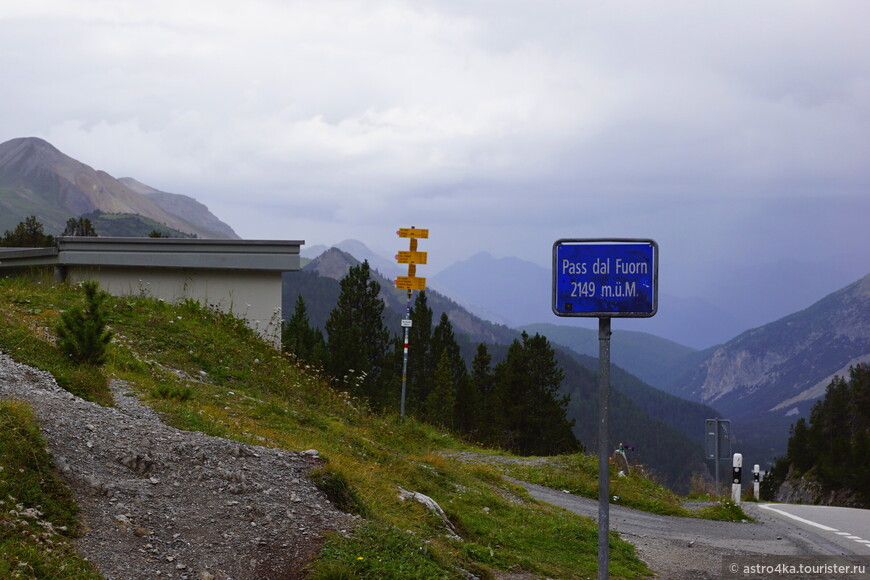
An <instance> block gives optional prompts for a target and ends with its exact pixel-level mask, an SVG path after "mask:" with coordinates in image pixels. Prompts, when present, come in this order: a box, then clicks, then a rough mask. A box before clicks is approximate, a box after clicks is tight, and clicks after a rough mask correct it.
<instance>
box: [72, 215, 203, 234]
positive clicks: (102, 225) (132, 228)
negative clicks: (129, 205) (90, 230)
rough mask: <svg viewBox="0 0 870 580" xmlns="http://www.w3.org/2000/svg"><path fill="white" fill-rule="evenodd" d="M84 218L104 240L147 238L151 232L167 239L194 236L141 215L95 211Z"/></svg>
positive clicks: (83, 216)
mask: <svg viewBox="0 0 870 580" xmlns="http://www.w3.org/2000/svg"><path fill="white" fill-rule="evenodd" d="M81 217H82V218H85V219H89V220H91V224H92V225H93V226H94V231H95V232H97V235H98V236H100V237H102V238H147V237H148V236H149V235H150V234H151V232H155V231H156V232H160V233H161V234H163V235H164V236H166V237H167V238H192V237H194V235H193V234H185V233H184V232H180V231H178V230H174V229H172V228H170V227H167V226H164V225H163V224H161V223H159V222H157V221H155V220H153V219H151V218H147V217H143V216H141V215H136V214H132V213H102V212H99V211H93V212H90V213H85V214H82V216H81Z"/></svg>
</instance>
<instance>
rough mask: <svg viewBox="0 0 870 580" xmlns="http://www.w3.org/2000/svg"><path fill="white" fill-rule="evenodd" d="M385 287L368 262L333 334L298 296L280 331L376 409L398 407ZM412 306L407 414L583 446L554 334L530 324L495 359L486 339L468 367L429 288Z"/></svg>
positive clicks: (502, 440)
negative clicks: (570, 414) (430, 301)
mask: <svg viewBox="0 0 870 580" xmlns="http://www.w3.org/2000/svg"><path fill="white" fill-rule="evenodd" d="M379 292H380V284H378V283H377V282H376V281H375V280H372V279H371V272H370V269H369V264H368V262H363V263H361V264H359V265H357V266H353V267H351V268H350V271H349V272H348V274H347V275H346V276H345V277H344V278H343V279H342V280H341V282H340V293H339V296H338V300H337V303H336V306H335V308H334V309H333V310H332V311H331V312H330V314H329V318H328V319H327V321H326V324H325V331H326V332H325V334H324V333H323V332H322V331H321V330H320V329H318V328H312V327H311V325H310V322H309V320H308V313H307V307H306V305H305V301H304V299H303V298H302V296H301V295H300V296H299V297H298V298H297V301H296V305H295V309H294V312H293V315H292V316H291V317H290V319H289V320H288V321H287V323H286V324H285V327H284V332H283V336H282V340H283V345H284V349H285V351H287V352H288V353H292V354H293V355H295V356H296V357H298V358H299V359H301V360H304V361H307V362H308V363H309V364H314V365H317V366H321V367H322V368H323V369H324V370H325V371H326V372H327V373H328V374H329V375H331V376H332V377H333V378H334V379H335V381H336V382H337V383H338V384H339V386H341V388H344V389H346V390H347V391H348V392H349V393H350V394H351V395H353V396H355V397H359V398H361V399H364V400H366V401H367V402H368V404H369V405H370V406H371V407H372V408H373V409H375V410H378V411H390V410H393V411H395V410H398V408H399V404H400V402H399V398H400V392H401V379H402V359H403V350H404V343H403V337H398V336H393V335H391V334H390V332H389V331H388V330H387V328H386V327H385V325H384V322H383V311H384V303H383V301H382V300H381V299H380V298H379ZM409 314H410V318H411V320H412V323H413V326H411V328H410V329H409V341H408V342H409V345H410V348H409V351H410V354H409V363H408V370H407V376H406V378H407V380H406V387H407V388H406V401H405V403H406V413H407V414H408V415H410V416H413V417H416V418H417V419H420V420H422V421H426V422H428V423H431V424H434V425H438V426H441V427H444V428H447V429H451V430H453V431H455V432H457V433H460V434H462V435H463V436H465V437H467V438H469V439H471V440H473V441H477V442H479V443H483V444H485V445H490V446H496V447H500V448H503V449H507V450H510V451H513V452H515V453H519V454H524V455H551V454H558V453H566V452H573V451H578V450H580V449H582V446H581V444H580V443H579V441H578V440H577V438H576V437H575V436H574V434H573V431H572V427H573V423H574V422H573V421H569V420H568V419H567V408H568V402H569V398H568V397H567V396H561V395H560V394H559V387H560V385H561V383H562V380H563V378H564V372H563V370H562V368H561V367H560V366H559V365H558V364H557V362H556V358H555V353H554V350H553V348H552V346H551V345H550V343H549V341H548V340H547V339H546V337H544V336H541V335H540V334H535V335H534V336H529V335H528V334H526V333H523V335H522V337H521V338H520V339H516V340H514V341H513V343H512V344H511V345H510V346H509V347H508V352H507V356H506V357H505V359H504V361H502V362H501V363H499V364H497V365H495V366H493V365H492V356H491V355H490V353H489V351H488V349H487V346H486V345H485V344H483V343H481V344H479V345H478V346H477V350H476V353H475V356H474V358H473V360H472V362H471V365H470V368H469V367H468V366H467V365H466V363H465V360H464V359H463V357H462V355H461V353H460V348H459V344H458V342H457V338H456V335H455V334H454V331H453V327H452V324H451V323H450V320H449V318H448V317H447V315H446V314H442V315H441V317H440V319H439V320H438V321H437V322H435V321H434V320H433V312H432V309H431V308H429V306H428V305H427V298H426V292H425V291H422V292H419V293H417V295H416V299H415V300H414V303H413V306H412V307H411V308H410V312H409Z"/></svg>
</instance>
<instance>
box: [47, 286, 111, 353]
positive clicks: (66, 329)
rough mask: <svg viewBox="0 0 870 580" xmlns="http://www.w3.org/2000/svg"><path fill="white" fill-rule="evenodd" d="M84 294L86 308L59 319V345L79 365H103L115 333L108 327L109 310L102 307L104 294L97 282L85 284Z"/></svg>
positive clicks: (66, 314)
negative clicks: (107, 313)
mask: <svg viewBox="0 0 870 580" xmlns="http://www.w3.org/2000/svg"><path fill="white" fill-rule="evenodd" d="M82 289H83V290H84V292H85V304H84V307H82V306H76V307H74V308H70V309H69V310H67V311H66V312H64V313H63V314H61V316H60V322H58V325H57V328H56V331H57V336H58V346H59V347H60V349H61V351H63V353H64V354H66V355H67V356H69V357H70V358H71V359H73V360H74V361H76V362H79V363H86V364H93V365H101V364H103V363H104V362H105V360H106V349H107V347H108V345H109V342H110V341H111V340H112V335H113V333H112V331H110V330H109V329H108V328H107V324H108V321H107V317H106V311H105V308H104V306H103V303H104V302H105V300H106V298H108V297H109V295H108V294H106V293H105V292H102V291H100V289H99V285H98V284H97V283H96V282H93V281H88V282H84V283H82Z"/></svg>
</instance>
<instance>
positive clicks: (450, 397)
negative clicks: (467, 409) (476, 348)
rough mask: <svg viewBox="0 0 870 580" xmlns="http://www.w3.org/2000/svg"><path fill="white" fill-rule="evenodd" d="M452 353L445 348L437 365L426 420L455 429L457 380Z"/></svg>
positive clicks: (428, 400)
mask: <svg viewBox="0 0 870 580" xmlns="http://www.w3.org/2000/svg"><path fill="white" fill-rule="evenodd" d="M451 367H452V363H451V361H450V354H449V353H448V352H447V351H446V350H443V351H441V356H440V357H439V358H438V364H437V365H435V373H434V376H433V381H432V391H431V392H430V393H429V396H428V398H427V400H426V413H425V418H426V421H427V422H429V423H432V424H433V425H440V426H441V427H447V428H448V429H453V427H454V418H455V414H456V382H455V380H456V379H455V377H454V373H453V369H452V368H451Z"/></svg>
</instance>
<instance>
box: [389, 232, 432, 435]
mask: <svg viewBox="0 0 870 580" xmlns="http://www.w3.org/2000/svg"><path fill="white" fill-rule="evenodd" d="M396 235H397V236H399V237H400V238H410V240H411V243H410V247H409V248H408V251H407V252H404V251H400V252H399V253H398V254H396V261H397V262H398V263H399V264H407V265H408V275H407V276H397V277H396V288H399V289H402V290H407V291H408V303H407V304H406V305H405V318H404V319H402V328H403V329H404V331H405V343H404V354H403V355H402V402H401V407H400V411H399V414H400V416H401V418H402V419H403V420H404V419H405V390H406V386H407V383H408V331H409V330H410V328H411V325H412V321H411V294H412V293H413V291H414V290H420V291H422V290H425V289H426V278H418V277H417V264H426V262H427V258H428V255H427V253H426V252H418V251H417V240H418V239H419V238H423V239H425V238H428V237H429V230H428V229H423V228H415V227H410V228H399V230H398V231H397V232H396Z"/></svg>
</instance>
